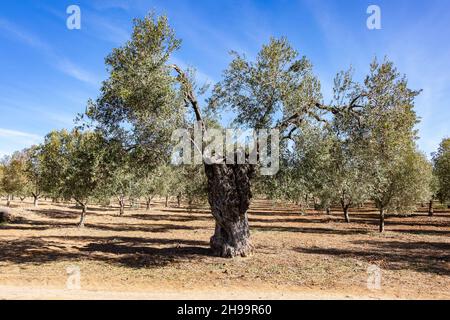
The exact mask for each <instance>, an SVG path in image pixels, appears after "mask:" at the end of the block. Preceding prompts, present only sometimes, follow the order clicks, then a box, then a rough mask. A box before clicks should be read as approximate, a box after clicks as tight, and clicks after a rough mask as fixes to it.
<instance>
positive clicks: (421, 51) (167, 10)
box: [0, 0, 450, 155]
mask: <svg viewBox="0 0 450 320" xmlns="http://www.w3.org/2000/svg"><path fill="white" fill-rule="evenodd" d="M371 4H375V5H378V6H379V7H380V8H381V21H382V29H381V30H369V29H368V28H367V27H366V20H367V18H368V17H369V15H368V14H367V13H366V10H367V7H368V6H369V5H371ZM69 5H78V6H80V8H81V14H82V16H81V30H69V29H67V27H66V19H67V18H68V14H66V9H67V7H68V6H69ZM150 10H155V11H156V12H157V13H158V14H166V15H167V16H168V17H169V20H170V23H171V24H172V26H173V27H174V28H175V30H176V33H177V35H178V37H179V38H181V39H182V40H183V45H182V49H181V50H180V52H178V53H177V54H176V56H175V57H174V60H175V61H176V62H177V63H178V64H180V65H181V66H193V67H195V68H196V69H197V72H198V79H199V81H200V82H201V83H203V82H205V81H209V82H214V81H218V80H219V79H220V76H221V72H222V71H223V69H225V68H226V66H227V64H228V62H229V61H230V58H229V55H228V52H229V51H230V50H236V51H239V52H243V53H246V54H247V56H249V57H254V56H255V54H256V52H257V51H258V49H259V48H260V47H261V45H262V44H263V43H265V42H267V41H268V39H269V38H270V36H286V37H288V39H289V40H290V42H291V43H292V44H293V46H294V47H295V48H296V49H297V50H298V51H299V52H300V54H302V55H306V56H308V57H309V58H310V60H311V61H312V62H313V64H314V67H315V72H316V74H317V75H318V76H319V77H320V79H321V82H322V86H323V91H324V95H325V97H326V99H329V97H330V93H331V85H332V82H333V78H334V75H335V74H336V73H337V72H338V71H340V70H342V69H347V68H348V67H349V66H350V65H352V66H353V67H354V69H355V71H356V76H357V78H358V79H362V78H363V76H364V74H366V73H367V71H368V66H369V63H370V61H371V60H372V59H373V57H374V56H378V57H380V58H383V57H384V56H385V55H387V56H388V57H389V58H390V59H391V60H393V61H394V62H395V64H396V65H397V67H398V69H399V71H400V72H401V73H405V74H406V75H407V76H408V78H409V81H410V86H411V87H413V88H415V89H423V90H424V91H423V93H422V95H421V96H420V97H419V98H418V100H417V107H416V111H417V113H418V115H419V116H420V117H421V119H422V122H421V124H420V125H419V126H418V130H419V135H420V140H419V146H420V148H421V150H422V151H424V152H425V153H426V154H427V155H429V154H430V153H431V152H433V151H435V150H436V149H437V146H438V144H439V142H440V141H441V139H442V138H444V137H448V136H450V129H449V128H450V125H449V123H450V104H449V101H450V1H448V0H420V1H419V0H390V1H384V0H383V1H381V0H372V1H366V0H323V1H320V0H297V1H295V0H277V1H275V0H273V1H267V0H265V1H263V0H259V1H256V0H254V1H249V0H239V1H234V0H221V1H217V0H160V1H159V0H158V1H156V0H129V1H125V0H83V1H75V0H70V1H66V0H20V1H17V0H3V1H1V7H0V155H4V154H9V153H11V152H13V151H15V150H20V149H22V148H25V147H28V146H30V145H31V144H34V143H38V142H40V141H42V138H43V137H44V136H45V134H46V133H48V132H49V131H51V130H52V129H61V128H70V127H72V126H73V118H74V117H75V115H76V114H77V113H79V112H83V111H84V109H85V106H86V102H87V100H88V99H89V98H96V97H97V95H98V92H99V87H100V83H101V81H102V80H103V79H105V78H106V76H107V74H106V70H105V66H104V58H105V56H106V55H107V54H108V53H109V52H110V51H111V49H112V48H114V47H117V46H119V45H121V44H122V43H124V42H125V41H126V40H127V39H128V37H129V35H130V32H131V28H132V19H133V18H135V17H142V16H144V15H145V14H146V13H147V12H149V11H150ZM325 102H327V101H325Z"/></svg>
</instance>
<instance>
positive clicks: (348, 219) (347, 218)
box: [344, 206, 350, 223]
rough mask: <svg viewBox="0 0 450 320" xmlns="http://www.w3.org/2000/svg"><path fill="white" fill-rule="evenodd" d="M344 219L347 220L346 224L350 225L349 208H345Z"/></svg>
mask: <svg viewBox="0 0 450 320" xmlns="http://www.w3.org/2000/svg"><path fill="white" fill-rule="evenodd" d="M344 218H345V222H347V223H350V216H349V214H348V206H344Z"/></svg>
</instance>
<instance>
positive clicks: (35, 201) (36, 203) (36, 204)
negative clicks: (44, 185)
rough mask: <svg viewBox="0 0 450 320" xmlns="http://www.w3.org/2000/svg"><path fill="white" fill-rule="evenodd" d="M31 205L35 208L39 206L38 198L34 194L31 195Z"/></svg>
mask: <svg viewBox="0 0 450 320" xmlns="http://www.w3.org/2000/svg"><path fill="white" fill-rule="evenodd" d="M33 205H34V207H35V208H37V207H38V205H39V196H37V195H35V194H33Z"/></svg>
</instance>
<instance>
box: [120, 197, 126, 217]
mask: <svg viewBox="0 0 450 320" xmlns="http://www.w3.org/2000/svg"><path fill="white" fill-rule="evenodd" d="M119 206H120V209H119V215H120V216H122V215H123V214H124V213H125V200H124V199H123V198H120V199H119Z"/></svg>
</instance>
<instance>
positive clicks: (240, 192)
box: [205, 164, 255, 258]
mask: <svg viewBox="0 0 450 320" xmlns="http://www.w3.org/2000/svg"><path fill="white" fill-rule="evenodd" d="M205 172H206V176H207V178H208V200H209V204H210V206H211V211H212V214H213V216H214V218H215V220H216V230H215V233H214V235H213V236H212V238H211V241H210V244H211V248H212V250H213V252H214V254H216V255H218V256H220V257H224V258H232V257H236V256H242V257H246V256H248V255H250V254H251V253H252V251H253V246H252V244H251V242H250V231H249V224H248V216H247V210H248V208H249V206H250V200H251V198H252V193H251V190H250V187H251V179H252V178H253V177H254V174H255V166H254V165H250V164H245V165H238V164H235V165H231V164H212V165H205Z"/></svg>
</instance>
